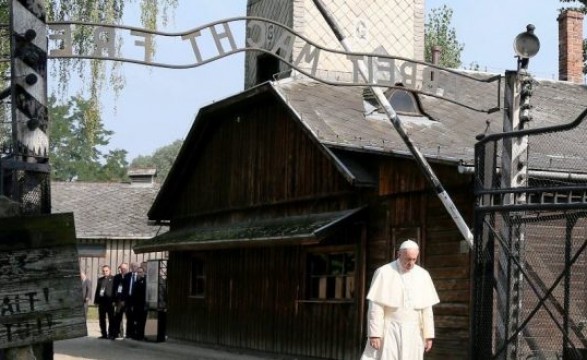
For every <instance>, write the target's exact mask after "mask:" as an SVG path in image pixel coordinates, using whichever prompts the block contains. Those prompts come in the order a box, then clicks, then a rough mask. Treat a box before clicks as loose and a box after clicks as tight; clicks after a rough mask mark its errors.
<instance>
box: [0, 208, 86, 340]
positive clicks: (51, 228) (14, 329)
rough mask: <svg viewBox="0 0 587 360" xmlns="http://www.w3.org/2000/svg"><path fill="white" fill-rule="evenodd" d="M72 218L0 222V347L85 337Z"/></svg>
mask: <svg viewBox="0 0 587 360" xmlns="http://www.w3.org/2000/svg"><path fill="white" fill-rule="evenodd" d="M81 294H82V291H81V280H80V277H79V264H78V260H77V248H76V238H75V228H74V221H73V214H71V213H67V214H54V215H39V216H20V217H2V218H0V300H1V301H2V303H1V304H0V349H2V348H13V347H21V346H26V345H31V344H35V343H41V342H47V341H54V340H63V339H69V338H74V337H80V336H86V334H87V330H86V319H85V314H84V306H83V299H82V295H81Z"/></svg>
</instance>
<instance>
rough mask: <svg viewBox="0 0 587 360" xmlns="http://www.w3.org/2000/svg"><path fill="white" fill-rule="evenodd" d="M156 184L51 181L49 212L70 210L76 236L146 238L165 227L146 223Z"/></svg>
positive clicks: (80, 237) (83, 237) (156, 190)
mask: <svg viewBox="0 0 587 360" xmlns="http://www.w3.org/2000/svg"><path fill="white" fill-rule="evenodd" d="M158 191H159V186H158V185H156V184H155V185H154V186H151V187H144V186H133V185H131V184H129V183H95V182H52V183H51V207H52V210H51V212H52V213H65V212H73V215H74V220H75V232H76V236H77V238H78V239H149V238H152V237H153V236H155V235H157V234H158V233H160V232H163V231H166V227H164V228H163V229H162V228H161V227H160V226H151V225H149V224H148V219H147V211H148V210H149V207H150V206H151V204H152V203H153V200H154V199H155V196H156V195H157V192H158Z"/></svg>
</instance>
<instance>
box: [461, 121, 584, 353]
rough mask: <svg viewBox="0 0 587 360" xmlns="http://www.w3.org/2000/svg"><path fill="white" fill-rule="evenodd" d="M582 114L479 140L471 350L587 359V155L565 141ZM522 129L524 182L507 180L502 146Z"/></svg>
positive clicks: (577, 129)
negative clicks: (552, 124) (556, 123)
mask: <svg viewBox="0 0 587 360" xmlns="http://www.w3.org/2000/svg"><path fill="white" fill-rule="evenodd" d="M586 117H587V110H585V111H583V113H581V115H580V116H579V117H578V118H577V119H576V120H575V121H573V122H572V123H569V124H566V125H562V126H555V127H549V128H541V129H530V130H522V131H515V132H509V133H500V134H492V135H488V136H486V137H484V138H483V139H481V140H480V141H479V142H478V143H477V145H476V148H475V157H476V160H475V174H476V175H475V177H476V179H475V194H476V207H475V231H474V233H475V250H474V251H475V252H474V263H475V264H474V265H475V267H474V285H473V286H474V290H473V291H474V295H473V307H474V308H473V316H472V333H471V342H472V351H471V353H472V354H475V358H476V359H587V350H585V349H587V163H586V162H585V159H586V158H587V156H586V155H587V154H585V153H583V152H585V151H584V150H583V149H582V148H583V146H576V144H571V143H569V142H567V141H565V133H567V134H568V132H571V131H572V132H581V134H585V135H587V122H586V121H584V119H585V118H586ZM522 138H524V141H525V140H527V141H528V149H529V150H528V153H529V155H528V160H527V161H528V164H527V168H528V169H530V170H527V171H526V173H525V174H524V175H523V176H526V181H524V182H523V184H524V185H522V186H521V187H508V186H504V185H503V181H502V179H501V166H500V162H501V161H502V156H505V154H503V152H504V150H502V149H503V148H504V145H505V143H507V142H508V141H509V142H515V141H520V139H522ZM579 138H584V139H587V136H579ZM533 149H537V150H538V151H535V152H533ZM545 154H549V155H546V156H545ZM553 159H555V160H553ZM524 165H526V164H524ZM532 169H542V170H540V171H537V170H532ZM545 169H546V170H545Z"/></svg>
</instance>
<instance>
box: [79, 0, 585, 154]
mask: <svg viewBox="0 0 587 360" xmlns="http://www.w3.org/2000/svg"><path fill="white" fill-rule="evenodd" d="M444 4H446V5H448V6H449V7H450V8H452V9H453V11H454V14H453V20H452V25H453V27H454V28H455V29H456V32H457V38H458V39H459V41H460V42H461V43H464V45H465V49H464V52H463V54H462V56H461V60H462V62H463V65H464V66H467V67H468V66H469V65H470V64H471V63H472V62H475V63H477V64H479V65H480V67H481V70H487V71H489V72H494V73H503V72H504V71H505V70H506V69H515V67H516V60H515V58H514V52H513V46H512V44H513V40H514V38H515V36H516V35H517V34H519V33H520V32H523V31H524V30H525V29H526V25H527V24H530V23H531V24H534V25H535V26H536V31H535V33H536V35H537V36H538V37H539V38H540V41H541V49H540V52H539V53H538V55H537V56H536V57H535V58H533V59H531V60H530V65H529V70H530V71H531V72H532V73H533V74H535V76H536V77H538V78H546V79H555V78H556V77H557V76H558V75H557V74H558V24H557V21H556V18H557V15H558V9H559V8H561V7H562V5H563V4H561V3H560V2H559V1H558V0H427V1H426V8H427V10H429V9H431V8H438V7H441V6H442V5H444ZM131 8H132V7H131V6H129V7H127V8H126V11H127V13H130V12H131ZM245 14H246V0H222V1H221V0H179V7H178V8H177V10H176V12H175V21H174V22H173V23H171V24H169V25H168V26H167V27H166V28H165V29H161V30H163V31H168V32H179V31H186V30H189V29H193V28H196V27H199V26H202V25H205V24H207V23H209V22H212V21H216V20H221V19H225V18H229V17H233V16H245ZM125 25H131V26H140V25H139V22H138V20H137V19H136V18H133V16H132V15H128V19H127V20H125ZM586 34H587V32H586ZM238 36H243V37H244V34H243V33H240V34H238V33H237V34H235V37H238ZM167 45H168V44H166V43H158V47H157V51H158V52H159V54H161V55H164V57H165V58H167V59H170V61H171V60H176V59H177V58H181V57H182V56H184V55H185V54H182V53H181V51H180V50H178V49H176V48H174V47H173V46H171V45H170V46H167ZM182 50H184V49H182ZM190 55H191V56H192V57H193V54H190ZM180 62H181V61H180ZM184 62H185V61H184ZM123 72H124V74H125V77H126V86H125V88H124V90H123V93H122V94H121V96H120V98H118V99H117V100H115V99H114V98H113V96H112V95H111V94H109V93H105V94H104V99H103V103H104V109H103V121H104V124H105V127H106V128H107V129H109V130H113V131H114V133H115V134H114V135H113V136H112V138H111V141H110V146H109V148H122V149H126V150H127V151H128V152H129V156H128V160H129V161H130V160H132V159H133V158H135V157H136V156H138V155H150V154H152V153H153V151H154V150H156V149H157V148H159V147H162V146H165V145H168V144H170V143H171V142H173V141H174V140H176V139H183V138H184V137H185V136H186V135H187V132H188V131H189V129H190V127H191V125H192V123H193V120H194V118H195V115H196V114H197V112H198V110H199V109H200V108H201V107H202V106H205V105H208V104H210V103H211V102H213V101H217V100H221V99H223V98H225V97H227V96H230V95H233V94H236V93H238V92H240V91H241V90H242V89H243V74H244V61H243V55H242V54H237V55H233V56H231V57H228V58H224V59H222V60H219V61H216V62H213V63H210V64H206V65H202V66H200V67H197V68H194V69H187V70H173V69H162V68H155V67H148V66H141V65H134V64H124V65H123ZM72 91H73V89H72Z"/></svg>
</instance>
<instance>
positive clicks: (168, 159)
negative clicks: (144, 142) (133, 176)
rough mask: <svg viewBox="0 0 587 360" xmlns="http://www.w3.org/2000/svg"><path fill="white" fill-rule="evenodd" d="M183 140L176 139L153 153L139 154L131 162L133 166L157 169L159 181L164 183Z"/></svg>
mask: <svg viewBox="0 0 587 360" xmlns="http://www.w3.org/2000/svg"><path fill="white" fill-rule="evenodd" d="M182 144H183V140H175V141H174V142H173V143H171V144H169V145H166V146H163V147H160V148H158V149H156V150H155V151H154V152H153V154H152V155H139V156H138V157H136V158H135V159H133V161H132V162H131V165H130V167H131V168H149V167H154V168H156V169H157V181H158V182H160V183H162V182H163V181H165V178H167V174H169V170H171V166H172V165H173V162H174V161H175V158H176V157H177V154H178V153H179V149H181V145H182Z"/></svg>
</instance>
